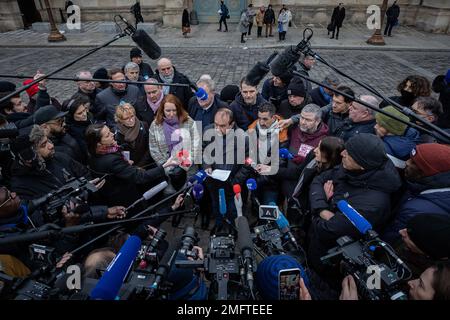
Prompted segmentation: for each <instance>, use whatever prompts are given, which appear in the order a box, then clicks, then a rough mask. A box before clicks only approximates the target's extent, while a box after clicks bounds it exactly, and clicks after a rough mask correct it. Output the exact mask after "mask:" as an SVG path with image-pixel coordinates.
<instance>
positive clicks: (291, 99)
mask: <svg viewBox="0 0 450 320" xmlns="http://www.w3.org/2000/svg"><path fill="white" fill-rule="evenodd" d="M310 102H311V100H310V99H309V97H308V94H307V93H306V89H305V85H304V84H303V81H302V80H301V79H300V78H299V77H294V78H292V80H291V82H290V83H289V85H288V87H287V99H285V100H283V101H282V102H281V104H280V107H279V108H278V112H277V113H278V114H279V115H280V116H281V117H282V118H283V119H289V118H290V117H292V116H293V115H297V114H300V112H302V109H303V107H304V106H306V105H307V104H309V103H310Z"/></svg>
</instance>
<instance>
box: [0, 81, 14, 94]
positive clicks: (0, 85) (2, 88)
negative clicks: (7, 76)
mask: <svg viewBox="0 0 450 320" xmlns="http://www.w3.org/2000/svg"><path fill="white" fill-rule="evenodd" d="M14 91H16V85H15V84H14V83H12V82H9V81H0V92H8V93H10V92H14Z"/></svg>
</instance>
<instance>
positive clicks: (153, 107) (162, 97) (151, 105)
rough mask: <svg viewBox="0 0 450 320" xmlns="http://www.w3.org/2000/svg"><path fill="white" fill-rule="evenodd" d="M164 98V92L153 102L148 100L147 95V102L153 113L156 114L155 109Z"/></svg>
mask: <svg viewBox="0 0 450 320" xmlns="http://www.w3.org/2000/svg"><path fill="white" fill-rule="evenodd" d="M163 99H164V94H163V93H161V97H160V98H159V99H158V101H156V102H155V103H153V102H151V101H150V97H147V103H148V105H149V106H150V108H152V110H153V113H155V114H156V111H157V110H158V108H159V106H160V105H161V101H162V100H163Z"/></svg>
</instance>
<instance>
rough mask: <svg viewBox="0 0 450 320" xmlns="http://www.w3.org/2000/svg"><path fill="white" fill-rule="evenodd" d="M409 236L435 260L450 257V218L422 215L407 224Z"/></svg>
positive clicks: (439, 215) (438, 215)
mask: <svg viewBox="0 0 450 320" xmlns="http://www.w3.org/2000/svg"><path fill="white" fill-rule="evenodd" d="M407 228H408V235H409V237H410V238H411V240H412V241H413V242H414V244H415V245H416V246H417V247H418V248H419V249H420V250H422V251H423V252H424V253H425V254H426V255H428V256H430V257H432V258H434V259H442V258H447V257H450V217H449V216H446V215H441V214H420V215H416V216H414V217H413V218H412V219H410V220H409V221H408V222H407Z"/></svg>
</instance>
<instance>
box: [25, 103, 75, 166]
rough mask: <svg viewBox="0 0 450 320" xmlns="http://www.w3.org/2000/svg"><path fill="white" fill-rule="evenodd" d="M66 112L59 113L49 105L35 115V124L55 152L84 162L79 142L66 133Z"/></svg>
mask: <svg viewBox="0 0 450 320" xmlns="http://www.w3.org/2000/svg"><path fill="white" fill-rule="evenodd" d="M67 113H68V111H66V112H60V111H58V110H57V109H56V108H55V106H53V105H48V106H45V107H42V108H40V109H38V110H37V111H36V112H35V113H34V114H33V119H34V124H37V125H39V126H40V127H41V128H42V129H43V130H44V132H45V134H46V136H47V137H48V138H49V139H50V140H51V141H52V143H53V144H54V146H55V150H56V151H59V152H62V153H64V154H66V155H67V156H69V157H70V158H72V159H74V160H76V161H78V162H80V163H81V162H83V159H84V155H83V154H82V151H81V148H80V146H79V144H78V142H77V141H76V140H75V139H74V138H73V137H72V136H71V135H70V134H68V133H66V129H65V122H64V117H65V116H66V114H67Z"/></svg>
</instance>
